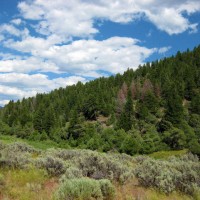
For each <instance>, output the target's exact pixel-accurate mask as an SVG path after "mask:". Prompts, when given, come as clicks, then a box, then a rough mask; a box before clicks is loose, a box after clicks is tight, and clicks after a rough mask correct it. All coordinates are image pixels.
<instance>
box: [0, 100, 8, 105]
mask: <svg viewBox="0 0 200 200" xmlns="http://www.w3.org/2000/svg"><path fill="white" fill-rule="evenodd" d="M9 101H10V100H8V99H6V100H0V106H4V105H5V104H7V103H9Z"/></svg>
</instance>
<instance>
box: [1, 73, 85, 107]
mask: <svg viewBox="0 0 200 200" xmlns="http://www.w3.org/2000/svg"><path fill="white" fill-rule="evenodd" d="M78 81H81V82H83V83H84V82H86V79H85V78H83V77H80V76H69V77H65V78H55V79H52V80H51V79H49V78H48V76H46V75H44V74H33V75H29V74H23V73H6V74H0V95H3V96H4V98H7V99H13V100H17V99H22V98H23V97H31V96H35V95H36V94H37V93H44V92H49V91H51V90H53V89H56V88H59V87H66V86H67V85H73V84H75V83H77V82H78ZM7 99H6V100H0V105H4V104H5V103H8V100H7Z"/></svg>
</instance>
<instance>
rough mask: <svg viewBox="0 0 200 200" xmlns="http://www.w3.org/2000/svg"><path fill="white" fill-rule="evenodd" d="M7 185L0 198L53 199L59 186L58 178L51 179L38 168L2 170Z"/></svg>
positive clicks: (14, 199)
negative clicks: (53, 194)
mask: <svg viewBox="0 0 200 200" xmlns="http://www.w3.org/2000/svg"><path fill="white" fill-rule="evenodd" d="M1 172H2V173H3V175H4V177H5V185H4V187H3V188H1V195H0V200H51V199H52V193H53V192H54V191H55V189H56V188H57V186H58V181H57V179H49V178H48V176H47V175H46V173H45V172H44V171H42V170H38V169H29V170H3V171H2V170H1Z"/></svg>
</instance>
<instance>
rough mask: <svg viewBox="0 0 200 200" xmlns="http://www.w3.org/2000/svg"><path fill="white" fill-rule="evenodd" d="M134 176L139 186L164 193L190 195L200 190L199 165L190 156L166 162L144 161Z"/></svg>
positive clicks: (173, 158) (196, 160)
mask: <svg viewBox="0 0 200 200" xmlns="http://www.w3.org/2000/svg"><path fill="white" fill-rule="evenodd" d="M135 175H136V177H137V178H138V180H139V182H140V184H141V185H143V186H146V187H156V188H158V189H159V190H161V191H162V192H164V193H170V192H172V191H174V190H179V191H181V192H184V193H186V194H190V195H192V194H194V192H195V191H197V190H196V188H200V163H199V162H198V158H197V157H196V156H193V155H191V154H189V155H184V156H182V157H171V158H170V159H169V160H166V161H164V160H154V159H151V158H149V159H146V160H144V161H143V162H142V163H141V164H139V165H138V167H137V169H136V170H135Z"/></svg>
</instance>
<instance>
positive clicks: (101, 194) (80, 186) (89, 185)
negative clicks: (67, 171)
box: [55, 178, 115, 200]
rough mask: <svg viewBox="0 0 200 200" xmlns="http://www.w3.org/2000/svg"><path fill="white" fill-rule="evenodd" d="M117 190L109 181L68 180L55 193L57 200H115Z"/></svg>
mask: <svg viewBox="0 0 200 200" xmlns="http://www.w3.org/2000/svg"><path fill="white" fill-rule="evenodd" d="M114 196H115V190H114V187H113V186H112V184H111V183H110V181H109V180H101V181H97V180H94V179H89V178H79V179H66V180H65V181H64V182H63V183H62V184H61V185H60V187H59V189H58V190H57V191H56V193H55V199H56V200H66V199H67V200H75V199H81V200H92V199H97V200H113V199H114Z"/></svg>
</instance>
